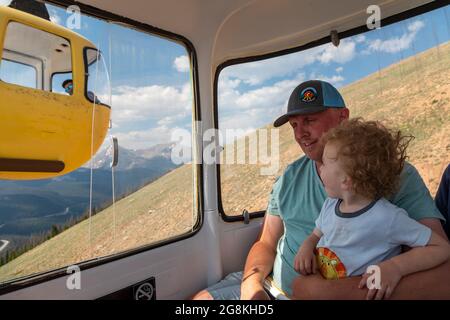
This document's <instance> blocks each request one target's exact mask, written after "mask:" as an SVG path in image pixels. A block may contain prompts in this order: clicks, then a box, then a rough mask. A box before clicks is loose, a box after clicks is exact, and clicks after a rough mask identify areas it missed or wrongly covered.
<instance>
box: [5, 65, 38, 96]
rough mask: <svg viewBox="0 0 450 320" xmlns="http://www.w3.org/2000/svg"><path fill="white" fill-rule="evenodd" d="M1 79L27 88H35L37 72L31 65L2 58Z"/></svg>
mask: <svg viewBox="0 0 450 320" xmlns="http://www.w3.org/2000/svg"><path fill="white" fill-rule="evenodd" d="M0 79H1V80H2V81H5V82H8V83H12V84H17V85H19V86H24V87H28V88H34V89H36V88H37V74H36V69H35V68H34V67H33V66H30V65H26V64H22V63H18V62H14V61H8V60H5V59H3V60H2V63H1V68H0Z"/></svg>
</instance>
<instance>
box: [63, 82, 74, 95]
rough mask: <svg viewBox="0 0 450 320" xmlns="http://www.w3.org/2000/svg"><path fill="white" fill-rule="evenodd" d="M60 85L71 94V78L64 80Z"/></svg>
mask: <svg viewBox="0 0 450 320" xmlns="http://www.w3.org/2000/svg"><path fill="white" fill-rule="evenodd" d="M62 87H63V88H64V91H65V92H66V93H68V94H70V95H72V94H73V81H72V79H67V80H64V82H63V83H62Z"/></svg>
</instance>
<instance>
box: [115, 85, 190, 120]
mask: <svg viewBox="0 0 450 320" xmlns="http://www.w3.org/2000/svg"><path fill="white" fill-rule="evenodd" d="M112 104H113V121H114V122H115V123H118V124H119V125H120V126H121V127H124V126H126V125H132V124H133V122H134V121H139V120H148V119H154V120H157V121H161V124H165V125H169V124H171V123H173V121H176V120H178V119H180V118H183V117H187V116H190V115H191V114H192V111H191V110H192V94H191V87H190V85H189V83H186V84H185V85H183V86H182V87H180V88H177V87H171V86H160V85H152V86H146V87H130V86H120V87H118V88H115V89H114V93H113V95H112Z"/></svg>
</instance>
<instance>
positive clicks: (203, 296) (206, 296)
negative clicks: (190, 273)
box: [190, 290, 214, 300]
mask: <svg viewBox="0 0 450 320" xmlns="http://www.w3.org/2000/svg"><path fill="white" fill-rule="evenodd" d="M190 300H214V298H213V297H212V295H211V294H210V293H209V292H208V290H202V291H200V292H197V293H196V294H195V295H194V296H193V297H192V298H191V299H190Z"/></svg>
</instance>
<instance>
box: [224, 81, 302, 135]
mask: <svg viewBox="0 0 450 320" xmlns="http://www.w3.org/2000/svg"><path fill="white" fill-rule="evenodd" d="M304 80H305V75H304V74H303V73H299V74H297V75H296V76H294V77H292V78H291V79H287V80H282V81H279V82H276V83H274V84H273V85H270V86H264V87H261V88H258V89H254V90H248V91H245V92H241V91H239V89H238V87H239V84H240V83H241V80H239V79H237V80H230V79H229V78H226V77H222V75H221V77H220V79H219V90H218V92H219V126H220V128H221V129H240V130H244V131H249V130H254V128H260V127H263V126H265V125H267V124H269V123H272V122H273V120H274V119H275V118H276V117H278V116H280V115H281V114H282V113H284V112H285V111H286V105H287V100H288V99H289V96H290V94H291V92H292V90H293V89H294V88H295V87H296V86H297V85H298V84H299V83H301V82H302V81H304Z"/></svg>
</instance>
